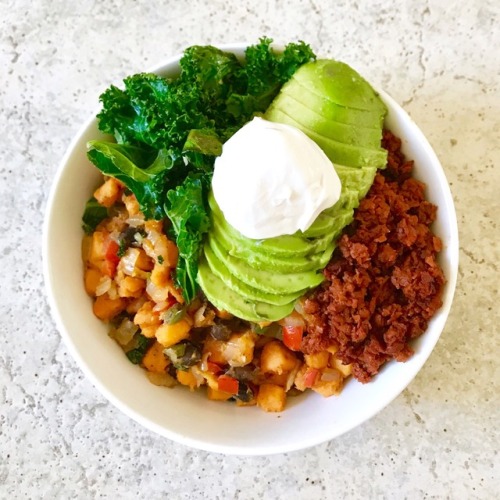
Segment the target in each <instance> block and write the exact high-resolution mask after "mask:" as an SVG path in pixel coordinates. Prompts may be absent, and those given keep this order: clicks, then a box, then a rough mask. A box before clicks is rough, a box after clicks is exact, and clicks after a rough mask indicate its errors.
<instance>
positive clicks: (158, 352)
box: [142, 342, 168, 373]
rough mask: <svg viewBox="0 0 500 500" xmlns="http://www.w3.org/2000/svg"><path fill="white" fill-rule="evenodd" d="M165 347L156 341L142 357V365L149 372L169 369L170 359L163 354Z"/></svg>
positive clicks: (161, 371)
mask: <svg viewBox="0 0 500 500" xmlns="http://www.w3.org/2000/svg"><path fill="white" fill-rule="evenodd" d="M163 349H164V347H163V346H162V345H161V344H160V343H159V342H155V343H154V344H153V345H152V346H151V347H150V348H149V349H148V350H147V352H146V354H145V355H144V358H143V359H142V365H143V366H144V368H146V370H148V371H149V372H154V373H163V372H165V370H166V369H167V366H168V361H167V358H166V357H165V355H164V354H163Z"/></svg>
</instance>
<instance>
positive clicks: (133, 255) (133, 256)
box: [120, 248, 139, 276]
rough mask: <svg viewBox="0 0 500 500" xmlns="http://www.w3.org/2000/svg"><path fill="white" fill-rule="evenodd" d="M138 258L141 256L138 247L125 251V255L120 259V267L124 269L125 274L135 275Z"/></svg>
mask: <svg viewBox="0 0 500 500" xmlns="http://www.w3.org/2000/svg"><path fill="white" fill-rule="evenodd" d="M138 258H139V249H138V248H129V249H128V250H127V251H126V252H125V255H124V256H123V257H122V258H121V261H120V268H121V269H122V270H123V272H124V273H125V274H128V275H129V276H134V273H135V264H136V262H137V259H138Z"/></svg>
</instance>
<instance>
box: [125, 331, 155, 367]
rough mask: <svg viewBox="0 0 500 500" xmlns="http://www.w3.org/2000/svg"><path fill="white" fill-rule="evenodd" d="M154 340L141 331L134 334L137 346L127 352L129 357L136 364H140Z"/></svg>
mask: <svg viewBox="0 0 500 500" xmlns="http://www.w3.org/2000/svg"><path fill="white" fill-rule="evenodd" d="M153 342H154V340H153V339H148V338H147V337H145V336H144V335H142V334H141V333H136V334H135V335H134V344H135V345H136V347H134V348H133V349H131V350H130V351H128V352H127V358H128V359H129V360H130V362H131V363H133V364H134V365H138V364H139V363H141V362H142V360H143V359H144V356H145V355H146V352H147V350H148V349H149V347H150V346H151V344H152V343H153Z"/></svg>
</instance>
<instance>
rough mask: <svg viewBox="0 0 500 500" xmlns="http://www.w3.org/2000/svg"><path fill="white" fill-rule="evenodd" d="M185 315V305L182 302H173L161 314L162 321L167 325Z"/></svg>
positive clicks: (176, 321) (172, 323)
mask: <svg viewBox="0 0 500 500" xmlns="http://www.w3.org/2000/svg"><path fill="white" fill-rule="evenodd" d="M185 315H186V307H185V306H183V305H182V304H179V303H177V304H174V305H173V306H172V307H170V308H169V309H167V311H166V312H165V313H164V314H163V321H164V323H167V325H174V324H175V323H178V322H179V321H180V320H181V319H182V318H184V316H185Z"/></svg>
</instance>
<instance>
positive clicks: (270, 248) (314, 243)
mask: <svg viewBox="0 0 500 500" xmlns="http://www.w3.org/2000/svg"><path fill="white" fill-rule="evenodd" d="M208 204H209V206H210V209H211V211H212V214H211V215H212V217H211V218H212V224H213V225H218V227H219V228H220V230H221V231H223V232H224V233H225V234H226V235H227V237H228V238H230V239H231V240H233V241H234V243H235V245H236V244H237V245H243V246H246V247H248V248H250V249H252V251H254V252H256V253H259V254H273V255H281V256H283V257H292V256H294V257H305V256H308V255H312V254H315V253H318V252H323V251H325V250H326V248H327V246H328V244H329V242H330V241H331V238H329V237H328V236H326V237H325V236H323V237H322V238H315V239H308V238H307V237H302V236H300V235H298V234H297V233H296V234H294V235H284V236H278V237H276V238H267V239H263V240H254V239H251V238H247V237H246V236H243V235H242V234H241V233H240V232H239V231H238V230H237V229H235V228H234V227H233V226H231V224H229V222H227V221H226V219H225V218H224V215H223V213H222V211H221V209H220V208H219V206H218V205H217V202H216V201H215V197H214V195H213V192H212V191H211V192H210V193H209V194H208Z"/></svg>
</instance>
